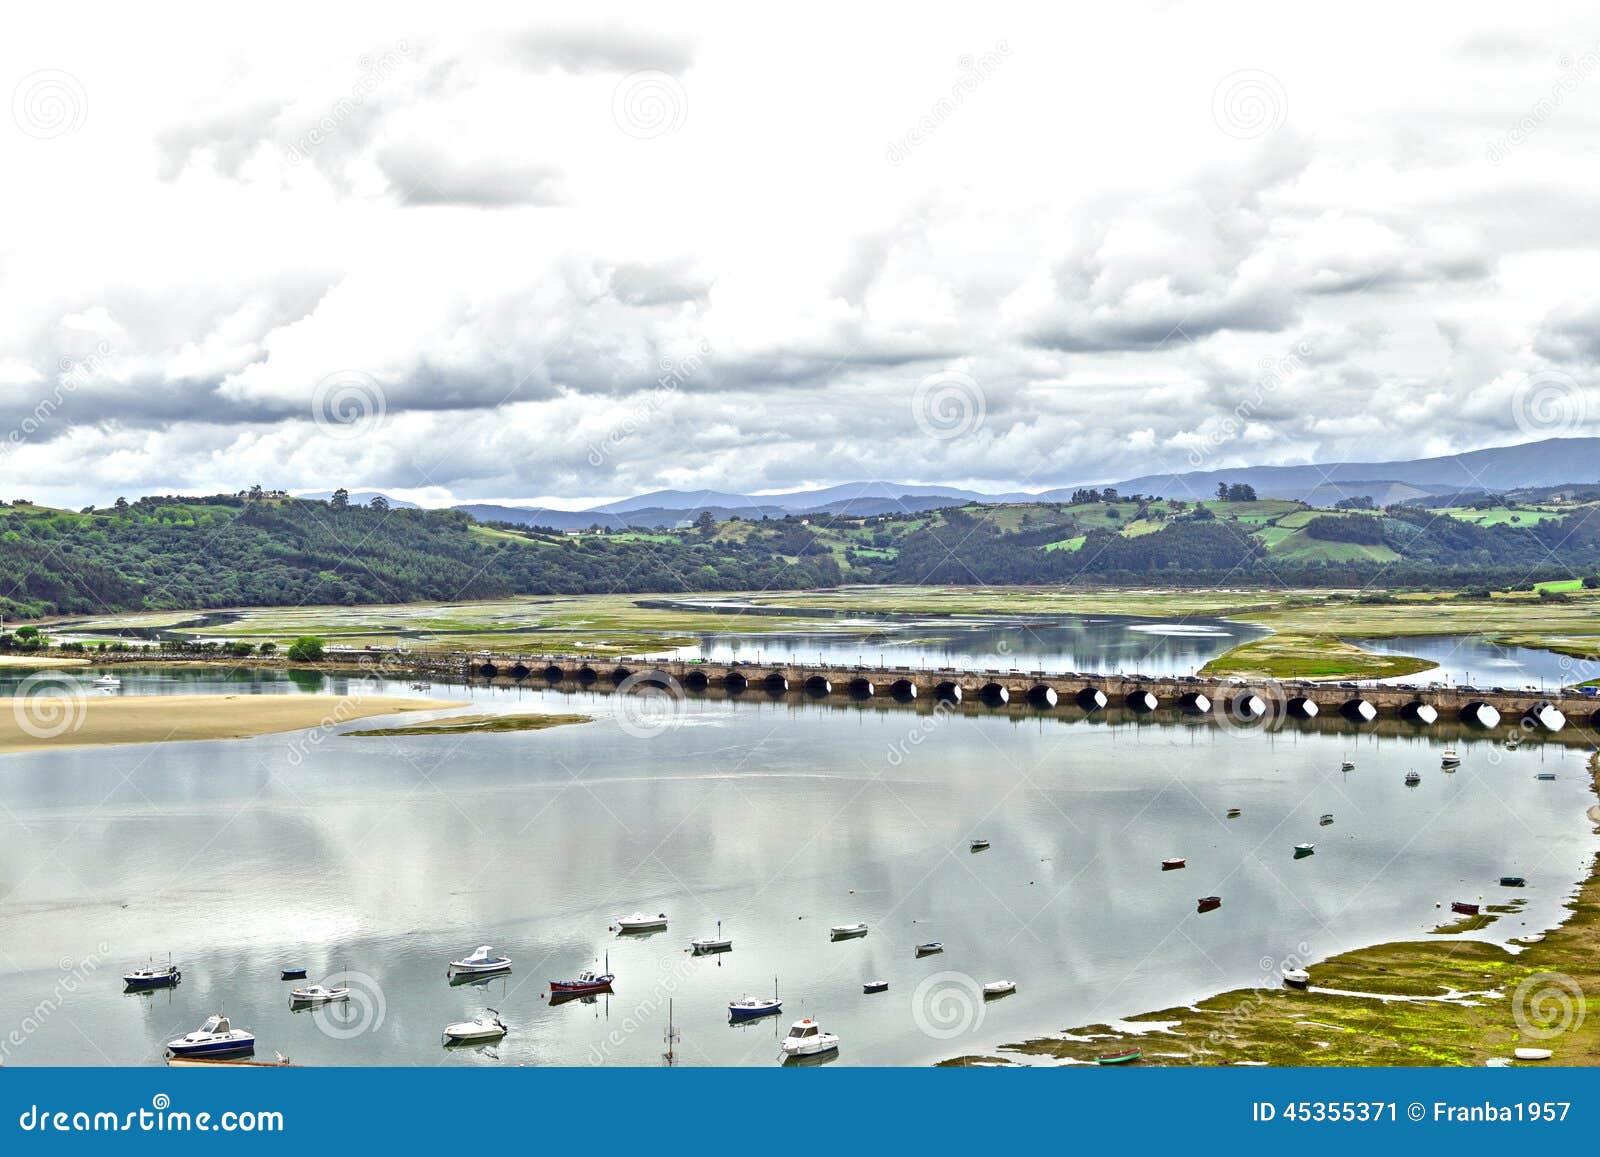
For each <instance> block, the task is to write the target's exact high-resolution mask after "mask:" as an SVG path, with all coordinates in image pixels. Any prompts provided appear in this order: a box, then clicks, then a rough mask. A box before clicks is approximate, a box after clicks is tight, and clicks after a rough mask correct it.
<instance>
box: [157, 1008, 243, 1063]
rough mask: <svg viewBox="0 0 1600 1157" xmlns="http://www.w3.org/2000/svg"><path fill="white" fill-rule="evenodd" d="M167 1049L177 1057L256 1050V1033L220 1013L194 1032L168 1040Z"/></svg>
mask: <svg viewBox="0 0 1600 1157" xmlns="http://www.w3.org/2000/svg"><path fill="white" fill-rule="evenodd" d="M167 1051H168V1052H170V1053H171V1054H172V1055H173V1056H175V1057H215V1056H225V1055H227V1054H229V1053H253V1052H255V1051H256V1038H255V1034H254V1033H248V1032H245V1031H244V1029H242V1028H234V1027H233V1026H232V1025H230V1024H229V1023H228V1018H227V1017H225V1016H223V1015H221V1014H220V1013H219V1014H218V1015H216V1016H214V1017H212V1018H211V1019H210V1020H208V1021H206V1023H205V1024H203V1025H201V1026H200V1027H199V1028H197V1029H196V1030H195V1031H194V1032H192V1033H189V1034H188V1035H187V1036H181V1037H179V1038H178V1039H177V1040H175V1041H168V1042H167Z"/></svg>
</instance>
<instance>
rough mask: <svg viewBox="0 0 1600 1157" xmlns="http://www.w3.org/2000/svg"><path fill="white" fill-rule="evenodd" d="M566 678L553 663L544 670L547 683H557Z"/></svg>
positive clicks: (562, 671) (563, 672)
mask: <svg viewBox="0 0 1600 1157" xmlns="http://www.w3.org/2000/svg"><path fill="white" fill-rule="evenodd" d="M566 677H567V673H566V672H565V671H564V670H562V669H561V668H560V667H558V666H556V665H555V664H554V663H551V664H550V665H549V666H547V667H546V668H545V669H544V678H545V682H547V683H559V682H561V680H563V679H565V678H566Z"/></svg>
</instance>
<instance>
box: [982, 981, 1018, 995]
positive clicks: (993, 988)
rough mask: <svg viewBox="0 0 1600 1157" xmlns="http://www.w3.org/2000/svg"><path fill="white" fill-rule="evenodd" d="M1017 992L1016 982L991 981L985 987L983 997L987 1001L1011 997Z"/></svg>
mask: <svg viewBox="0 0 1600 1157" xmlns="http://www.w3.org/2000/svg"><path fill="white" fill-rule="evenodd" d="M1015 991H1017V982H1016V981H1015V980H991V981H990V982H989V983H988V984H985V985H984V986H983V995H984V998H985V999H987V998H989V997H991V996H1010V995H1011V994H1012V993H1013V992H1015Z"/></svg>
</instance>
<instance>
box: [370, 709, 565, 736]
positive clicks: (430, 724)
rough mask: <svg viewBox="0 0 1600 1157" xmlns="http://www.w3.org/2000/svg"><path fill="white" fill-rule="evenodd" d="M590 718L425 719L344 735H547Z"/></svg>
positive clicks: (559, 716)
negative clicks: (524, 732) (481, 733)
mask: <svg viewBox="0 0 1600 1157" xmlns="http://www.w3.org/2000/svg"><path fill="white" fill-rule="evenodd" d="M593 718H594V717H593V716H592V715H554V714H552V715H457V716H454V717H452V718H448V719H428V720H423V721H422V722H419V723H408V724H404V725H402V726H400V727H373V728H369V729H368V730H365V731H346V732H343V734H344V735H346V736H374V735H470V734H472V733H474V732H495V733H504V732H508V731H547V730H549V729H550V728H552V727H564V726H566V725H567V724H570V723H589V722H591V721H592V720H593Z"/></svg>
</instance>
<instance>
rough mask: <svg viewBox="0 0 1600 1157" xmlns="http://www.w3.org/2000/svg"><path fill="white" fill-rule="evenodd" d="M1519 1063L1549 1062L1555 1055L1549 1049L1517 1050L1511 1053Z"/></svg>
mask: <svg viewBox="0 0 1600 1157" xmlns="http://www.w3.org/2000/svg"><path fill="white" fill-rule="evenodd" d="M1511 1055H1512V1056H1514V1057H1516V1058H1517V1060H1519V1061H1547V1060H1549V1059H1550V1058H1551V1056H1553V1055H1554V1054H1553V1053H1551V1051H1550V1050H1549V1049H1528V1048H1523V1049H1515V1050H1513V1051H1512V1053H1511Z"/></svg>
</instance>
